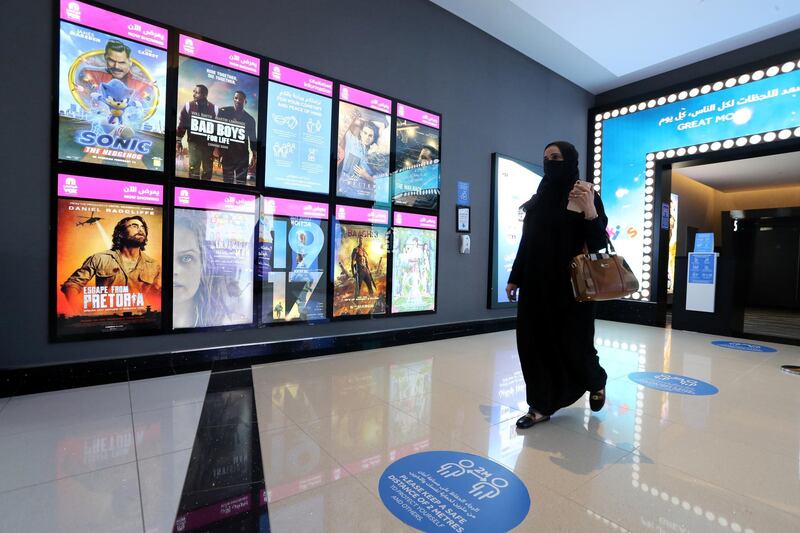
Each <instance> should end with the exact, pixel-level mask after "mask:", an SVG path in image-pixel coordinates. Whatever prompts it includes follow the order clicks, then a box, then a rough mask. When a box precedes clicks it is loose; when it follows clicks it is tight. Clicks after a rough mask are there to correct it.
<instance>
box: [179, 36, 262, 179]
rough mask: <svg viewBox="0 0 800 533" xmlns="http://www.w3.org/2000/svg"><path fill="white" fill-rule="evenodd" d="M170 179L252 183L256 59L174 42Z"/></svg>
mask: <svg viewBox="0 0 800 533" xmlns="http://www.w3.org/2000/svg"><path fill="white" fill-rule="evenodd" d="M179 50H180V54H181V55H180V59H179V63H178V105H177V113H178V117H177V129H176V133H175V138H176V140H177V143H176V147H175V175H176V176H178V177H179V178H193V179H199V180H209V181H222V182H225V183H231V184H235V185H249V186H251V187H254V186H255V184H256V181H255V173H256V155H257V154H258V136H257V133H256V132H257V131H258V98H259V83H258V75H259V73H260V71H261V63H260V60H259V59H258V58H257V57H253V56H249V55H247V54H244V53H241V52H237V51H235V50H229V49H227V48H223V47H221V46H217V45H215V44H212V43H207V42H205V41H201V40H200V39H195V38H192V37H187V36H186V35H181V36H180V38H179Z"/></svg>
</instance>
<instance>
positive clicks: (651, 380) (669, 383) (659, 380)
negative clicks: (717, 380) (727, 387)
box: [628, 372, 719, 396]
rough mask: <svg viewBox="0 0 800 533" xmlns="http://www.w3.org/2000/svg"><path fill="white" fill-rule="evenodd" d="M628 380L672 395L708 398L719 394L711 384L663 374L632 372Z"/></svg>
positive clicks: (676, 375)
mask: <svg viewBox="0 0 800 533" xmlns="http://www.w3.org/2000/svg"><path fill="white" fill-rule="evenodd" d="M628 379H630V380H631V381H633V382H634V383H638V384H639V385H642V386H644V387H647V388H649V389H655V390H660V391H664V392H671V393H674V394H687V395H689V396H710V395H713V394H716V393H718V392H719V389H718V388H716V387H715V386H714V385H712V384H711V383H706V382H705V381H700V380H699V379H694V378H690V377H686V376H681V375H678V374H667V373H665V372H632V373H630V374H628Z"/></svg>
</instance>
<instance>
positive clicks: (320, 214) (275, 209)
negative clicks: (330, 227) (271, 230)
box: [261, 197, 328, 219]
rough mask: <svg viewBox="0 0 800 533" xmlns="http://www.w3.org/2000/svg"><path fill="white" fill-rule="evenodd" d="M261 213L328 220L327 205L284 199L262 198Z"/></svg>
mask: <svg viewBox="0 0 800 533" xmlns="http://www.w3.org/2000/svg"><path fill="white" fill-rule="evenodd" d="M261 211H262V212H263V213H264V214H265V215H278V216H285V217H301V218H321V219H324V218H328V204H322V203H319V202H305V201H302V200H287V199H286V198H271V197H264V198H262V199H261Z"/></svg>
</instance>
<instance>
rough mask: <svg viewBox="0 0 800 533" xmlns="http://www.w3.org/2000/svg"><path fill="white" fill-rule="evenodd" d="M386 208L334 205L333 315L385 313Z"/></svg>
mask: <svg viewBox="0 0 800 533" xmlns="http://www.w3.org/2000/svg"><path fill="white" fill-rule="evenodd" d="M388 231H389V212H388V211H386V210H383V209H368V208H363V207H353V206H349V205H337V206H336V211H335V222H334V237H333V238H334V241H333V243H334V248H333V250H334V251H333V257H332V258H331V275H332V277H333V316H334V317H343V316H355V315H367V316H369V315H383V314H385V313H386V288H387V287H386V271H387V264H386V262H387V256H388V248H389V239H388Z"/></svg>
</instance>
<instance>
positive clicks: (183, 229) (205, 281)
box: [172, 187, 256, 329]
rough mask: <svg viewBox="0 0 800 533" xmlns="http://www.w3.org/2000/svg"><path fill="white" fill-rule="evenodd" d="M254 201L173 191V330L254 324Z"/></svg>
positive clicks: (236, 196) (211, 193)
mask: <svg viewBox="0 0 800 533" xmlns="http://www.w3.org/2000/svg"><path fill="white" fill-rule="evenodd" d="M255 224H256V198H255V196H251V195H248V194H233V193H226V192H216V191H205V190H200V189H187V188H184V187H176V188H175V222H174V229H173V231H174V237H175V241H174V242H175V244H174V254H173V258H172V260H173V273H172V327H173V329H183V328H203V327H214V326H233V325H240V324H250V323H252V322H253V235H254V233H255Z"/></svg>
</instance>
